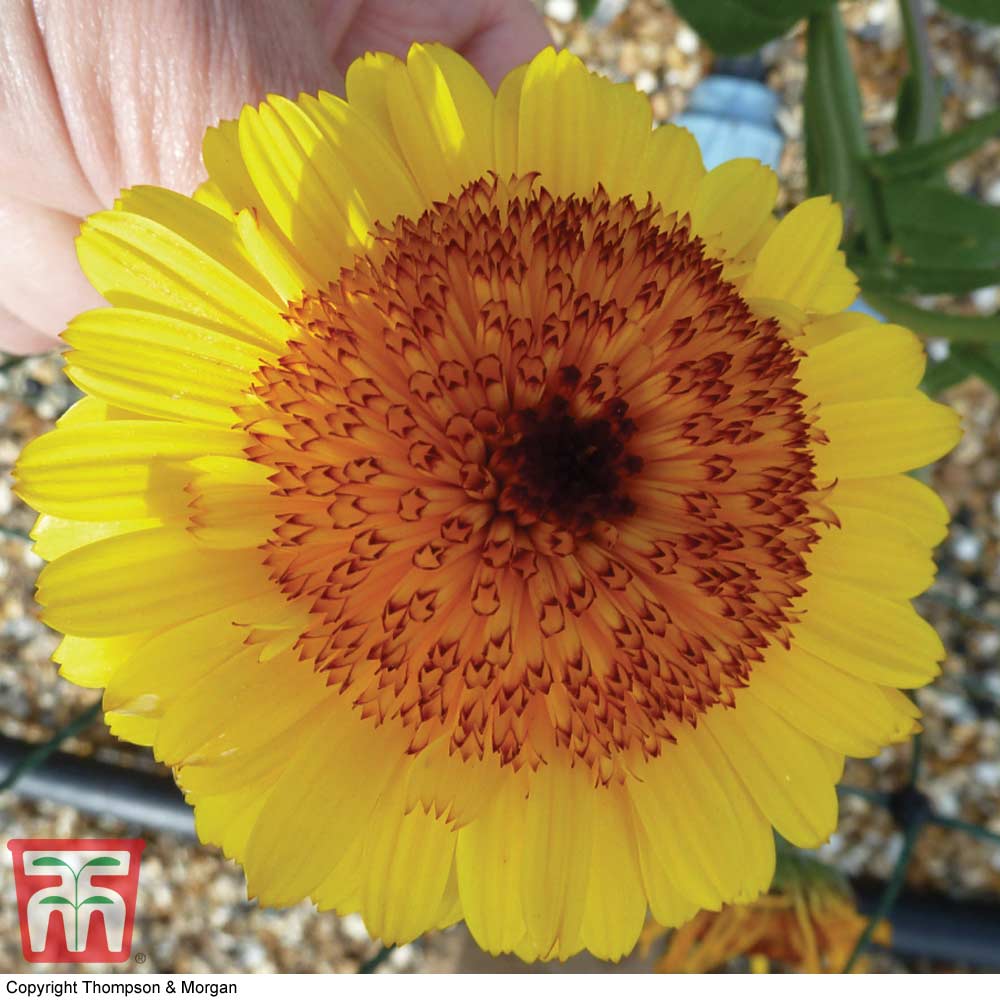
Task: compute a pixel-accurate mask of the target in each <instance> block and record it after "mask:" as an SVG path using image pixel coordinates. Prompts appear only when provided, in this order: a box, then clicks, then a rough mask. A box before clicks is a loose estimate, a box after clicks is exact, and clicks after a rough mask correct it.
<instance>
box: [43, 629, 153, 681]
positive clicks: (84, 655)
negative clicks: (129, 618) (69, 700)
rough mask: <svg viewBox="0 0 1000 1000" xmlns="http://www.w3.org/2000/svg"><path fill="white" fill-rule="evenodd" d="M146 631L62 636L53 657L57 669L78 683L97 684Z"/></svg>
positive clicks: (135, 645) (137, 644)
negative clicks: (96, 637) (125, 633)
mask: <svg viewBox="0 0 1000 1000" xmlns="http://www.w3.org/2000/svg"><path fill="white" fill-rule="evenodd" d="M148 636H149V633H148V632H135V633H132V634H130V635H113V636H108V637H106V638H102V639H83V638H81V637H80V636H77V635H66V636H63V639H62V642H60V643H59V645H58V646H57V647H56V651H55V652H54V653H53V654H52V659H53V660H54V661H55V662H56V663H58V664H59V665H60V668H61V669H60V670H59V673H60V674H61V675H62V676H63V677H65V678H66V680H68V681H71V682H72V683H73V684H79V685H80V687H86V688H100V687H104V685H105V684H107V683H108V680H109V678H110V677H111V675H112V674H113V673H114V672H115V670H117V669H118V667H120V666H121V665H122V664H123V663H124V662H125V661H126V660H128V658H129V657H130V656H131V655H132V653H134V652H135V650H136V649H138V648H139V647H140V646H141V645H142V644H143V643H144V642H145V641H146V639H147V638H148Z"/></svg>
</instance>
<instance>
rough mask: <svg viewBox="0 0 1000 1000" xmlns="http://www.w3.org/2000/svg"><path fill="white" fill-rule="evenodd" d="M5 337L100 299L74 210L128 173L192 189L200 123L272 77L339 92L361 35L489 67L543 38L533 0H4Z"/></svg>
mask: <svg viewBox="0 0 1000 1000" xmlns="http://www.w3.org/2000/svg"><path fill="white" fill-rule="evenodd" d="M0 11H2V12H3V24H4V31H3V33H2V34H0V230H2V232H3V234H4V239H3V243H2V244H0V349H3V350H6V351H13V352H15V353H30V352H33V351H44V350H52V349H53V348H55V347H56V346H57V344H58V341H57V339H56V338H57V336H58V334H59V333H60V332H61V331H62V329H63V328H64V327H65V325H66V323H67V321H68V320H70V319H71V318H72V317H73V316H74V315H76V314H77V313H79V312H81V311H83V310H84V309H88V308H91V307H93V306H97V305H101V304H102V302H103V300H102V299H101V298H100V296H98V295H97V293H96V292H95V291H94V290H93V289H92V288H91V287H90V285H89V284H88V283H87V281H86V279H85V278H84V277H83V274H82V273H81V271H80V268H79V266H78V264H77V261H76V253H75V250H74V240H75V238H76V235H77V232H78V229H79V224H80V219H81V218H82V217H83V216H86V215H88V214H90V213H91V212H94V211H97V210H98V209H100V208H103V207H107V206H109V205H110V204H111V202H112V201H113V200H114V198H115V197H116V196H117V194H118V192H119V190H120V189H121V188H123V187H130V186H132V185H134V184H158V185H161V186H163V187H168V188H173V189H174V190H176V191H181V192H184V193H185V194H190V193H191V192H192V191H193V190H194V188H195V186H196V185H197V184H198V182H199V181H200V180H201V178H202V176H203V169H202V165H201V137H202V135H203V133H204V131H205V128H206V127H207V126H209V125H211V124H214V123H215V122H216V121H218V120H219V119H221V118H235V117H236V116H237V115H238V114H239V110H240V108H241V107H242V106H243V105H244V104H246V103H249V102H253V101H257V100H259V99H261V98H263V97H264V95H265V94H267V93H269V92H274V93H280V94H286V95H289V96H292V97H294V96H296V95H297V94H298V93H299V92H301V91H307V92H315V91H317V90H321V89H324V90H332V91H334V92H342V90H343V72H344V71H345V70H346V68H347V66H348V65H349V64H350V62H351V61H352V60H353V59H355V58H356V57H357V56H360V55H362V54H363V53H364V52H365V51H368V50H382V51H386V52H391V53H393V54H395V55H399V56H403V55H405V54H406V50H407V49H408V48H409V45H410V43H411V42H414V41H440V42H443V43H445V44H446V45H448V46H450V47H452V48H455V49H457V50H458V51H460V52H462V53H463V54H464V55H465V56H466V58H468V59H469V60H470V61H471V62H472V63H473V64H474V65H476V66H477V67H478V69H479V70H480V72H482V74H483V75H484V76H485V77H486V79H487V81H488V82H489V83H490V84H491V85H492V86H494V87H495V86H496V85H497V84H498V83H499V81H500V79H501V78H502V77H503V75H504V74H505V73H506V72H507V71H508V70H509V69H512V68H513V67H514V66H516V65H517V64H519V63H521V62H525V61H526V60H527V59H529V58H530V57H531V56H532V55H534V53H535V52H536V51H537V50H538V49H540V48H542V47H543V46H544V45H546V44H548V41H549V39H548V36H547V34H546V32H545V28H544V26H543V24H542V21H541V19H540V17H539V16H538V14H537V13H536V11H535V9H534V7H533V5H532V4H531V2H530V0H420V2H413V0H283V2H281V3H274V2H269V0H102V2H101V3H95V2H94V0H0Z"/></svg>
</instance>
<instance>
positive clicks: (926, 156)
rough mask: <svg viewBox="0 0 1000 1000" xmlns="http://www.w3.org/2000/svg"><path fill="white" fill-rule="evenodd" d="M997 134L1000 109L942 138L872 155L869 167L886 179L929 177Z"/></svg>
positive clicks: (999, 124) (998, 131)
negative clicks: (879, 154)
mask: <svg viewBox="0 0 1000 1000" xmlns="http://www.w3.org/2000/svg"><path fill="white" fill-rule="evenodd" d="M995 135H1000V110H998V111H991V112H990V113H989V114H986V115H982V116H981V117H979V118H976V119H975V120H974V121H971V122H969V123H968V124H967V125H963V126H962V127H961V128H960V129H956V130H955V131H954V132H951V133H950V134H949V135H943V136H941V137H940V138H939V139H932V140H931V141H930V142H919V143H917V144H916V145H913V146H910V147H909V148H907V149H896V150H894V151H893V152H891V153H883V154H882V155H881V156H875V157H872V159H871V160H869V161H868V167H869V169H870V170H871V172H872V173H873V174H875V175H876V176H877V177H882V178H885V179H887V180H899V179H901V178H909V177H926V176H929V175H931V174H934V173H936V172H937V171H939V170H943V169H944V168H945V167H947V166H948V164H950V163H954V162H955V161H956V160H961V159H962V158H963V157H966V156H969V155H970V154H971V153H974V152H975V151H976V150H977V149H979V147H980V146H982V145H983V143H984V142H986V141H987V139H991V138H992V137H993V136H995Z"/></svg>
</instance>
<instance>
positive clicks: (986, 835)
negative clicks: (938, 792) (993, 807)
mask: <svg viewBox="0 0 1000 1000" xmlns="http://www.w3.org/2000/svg"><path fill="white" fill-rule="evenodd" d="M928 822H930V823H933V824H934V825H935V826H943V827H946V828H947V829H949V830H961V831H962V832H963V833H967V834H969V836H970V837H976V838H977V839H979V840H988V841H989V842H990V843H992V844H1000V833H994V832H993V831H992V830H987V829H985V828H984V827H981V826H976V824H975V823H966V822H965V820H963V819H951V818H950V817H948V816H938V815H932V816H931V818H930V819H929V821H928Z"/></svg>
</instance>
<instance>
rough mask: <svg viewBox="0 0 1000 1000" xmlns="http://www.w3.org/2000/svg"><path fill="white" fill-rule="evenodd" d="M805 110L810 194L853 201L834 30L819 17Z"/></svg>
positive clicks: (810, 40)
mask: <svg viewBox="0 0 1000 1000" xmlns="http://www.w3.org/2000/svg"><path fill="white" fill-rule="evenodd" d="M804 111H805V138H806V173H807V175H808V180H809V194H811V195H817V194H830V195H833V197H834V198H835V199H836V200H837V201H839V202H841V203H842V204H845V205H846V204H849V203H850V200H851V188H852V185H853V165H852V162H851V155H850V152H849V151H848V145H847V139H846V136H845V134H844V125H843V123H842V121H841V109H840V108H839V107H838V105H837V88H836V85H835V84H834V82H833V55H832V51H831V38H830V31H829V28H828V26H827V24H826V22H825V20H824V19H821V18H818V17H814V18H810V20H809V30H808V34H807V49H806V89H805V99H804Z"/></svg>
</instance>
